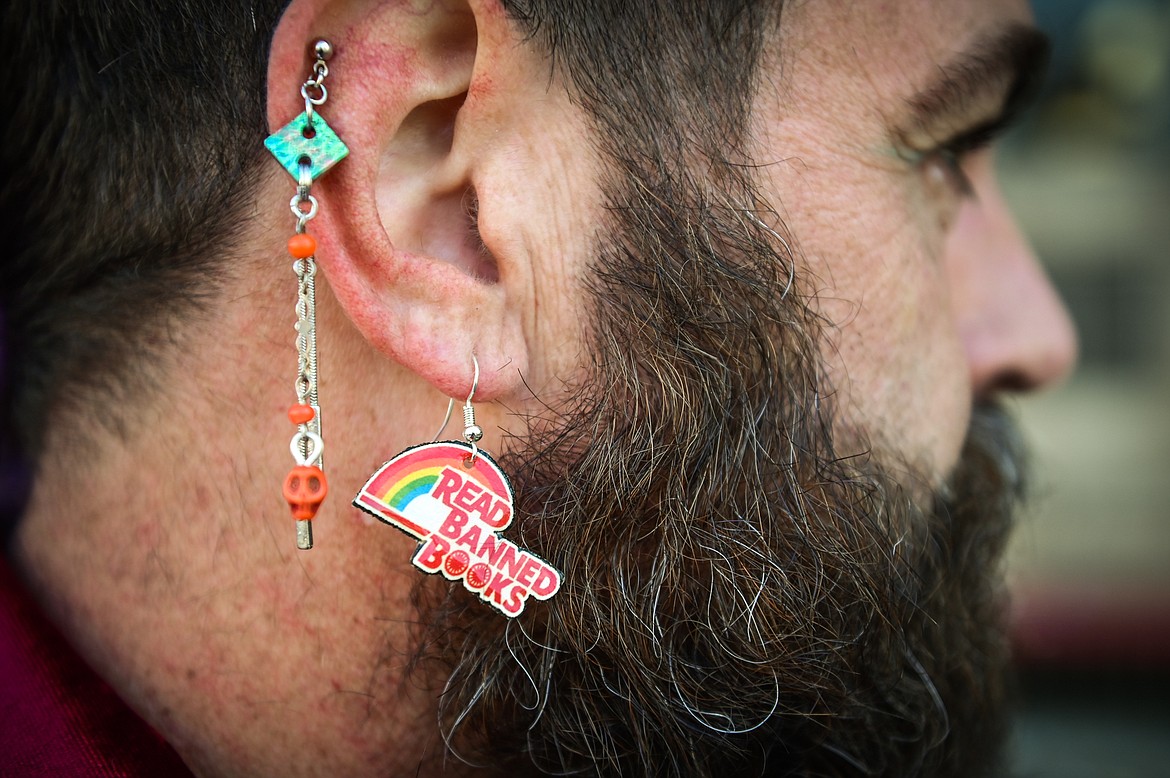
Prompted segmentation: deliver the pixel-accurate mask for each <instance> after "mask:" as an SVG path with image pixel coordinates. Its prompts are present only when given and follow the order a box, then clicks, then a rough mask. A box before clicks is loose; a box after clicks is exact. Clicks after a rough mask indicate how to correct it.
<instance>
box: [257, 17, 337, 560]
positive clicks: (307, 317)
mask: <svg viewBox="0 0 1170 778" xmlns="http://www.w3.org/2000/svg"><path fill="white" fill-rule="evenodd" d="M312 56H313V57H314V58H315V62H314V63H313V68H312V75H310V77H309V79H308V80H307V81H305V83H304V84H302V85H301V97H303V98H304V100H305V111H304V113H300V114H297V115H296V116H295V117H294V118H293V120H292V121H290V122H289V123H288V124H286V125H285V126H284V127H282V128H280V129H279V130H277V131H276V132H274V133H273V134H272V135H269V136H268V138H266V139H265V141H264V145H265V146H266V147H267V148H268V150H269V151H270V152H272V155H273V156H274V157H276V161H277V162H279V163H280V166H281V167H283V168H284V169H285V170H286V171H287V172H288V174H289V175H290V176H292V177H293V179H294V180H295V181H296V182H297V191H296V194H294V195H293V197H292V200H290V201H289V208H290V209H291V210H292V213H293V217H294V218H295V219H296V220H297V223H296V231H295V233H294V234H293V236H292V237H291V238H289V239H288V253H289V254H290V255H291V256H292V257H293V265H292V268H293V272H294V273H296V276H297V303H296V319H297V322H296V332H297V337H296V348H297V377H296V382H295V388H296V396H297V401H296V404H294V405H293V406H292V407H290V408H289V409H288V419H289V421H290V422H292V423H293V424H294V425H296V428H297V430H296V432H295V433H293V437H292V440H291V441H290V442H289V451H290V452H291V453H292V456H293V461H294V462H296V465H295V466H294V467H293V469H292V470H291V471H289V474H288V475H287V476H285V479H284V484H283V488H282V490H281V491H282V493H283V495H284V498H285V500H286V501H287V502H288V505H289V509H290V510H291V511H292V515H293V518H294V519H296V523H297V548H300V549H305V550H307V549H310V548H312V547H313V525H312V519H313V517H314V516H316V515H317V510H318V509H319V508H320V507H321V503H322V501H324V499H325V496H326V495H327V494H328V493H329V483H328V481H327V480H326V479H325V461H324V459H323V458H322V453H323V452H324V450H325V442H324V441H323V440H322V438H321V406H320V403H319V401H318V398H317V289H316V284H315V281H314V279H315V278H316V275H317V240H316V238H314V237H313V236H312V235H309V234H308V233H307V232H306V227H307V226H308V224H309V221H310V220H311V219H313V218H314V217H316V216H317V210H318V205H319V203H318V202H317V198H316V197H314V196H313V194H312V188H313V182H314V181H316V180H317V179H318V178H319V177H321V176H322V175H324V174H325V173H326V172H327V171H328V170H329V169H330V168H332V167H333V166H334V165H336V164H337V163H338V162H340V161H341V160H343V159H345V157H346V155H348V154H349V149H348V148H347V147H346V145H345V144H344V143H342V141H341V138H339V137H337V133H335V132H334V131H333V129H332V128H331V127H330V126H329V125H328V124H326V123H325V120H324V119H323V118H321V116H320V115H319V114H317V112H316V111H315V108H316V107H317V106H320V105H324V104H325V101H326V100H327V99H328V98H329V93H328V91H327V90H326V89H325V77H326V76H328V75H329V66H328V65H326V64H325V61H326V60H328V59H329V58H330V57H332V56H333V45H332V44H331V43H330V42H329V41H327V40H318V41H316V42H315V43H314V44H313V46H312Z"/></svg>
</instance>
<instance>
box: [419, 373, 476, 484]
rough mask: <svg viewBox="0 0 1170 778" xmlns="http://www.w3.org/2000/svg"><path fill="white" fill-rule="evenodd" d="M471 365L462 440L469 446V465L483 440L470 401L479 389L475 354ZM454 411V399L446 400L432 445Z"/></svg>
mask: <svg viewBox="0 0 1170 778" xmlns="http://www.w3.org/2000/svg"><path fill="white" fill-rule="evenodd" d="M471 364H472V366H473V367H474V368H475V373H474V375H473V376H472V379H471V391H470V392H468V394H467V399H466V400H465V401H464V402H463V439H464V440H465V441H467V442H468V443H469V444H471V457H470V461H469V464H473V463H474V462H475V458H476V457H477V456H478V455H479V447H478V446H476V445H475V444H476V443H478V442H479V441H480V440H482V439H483V429H482V428H481V427H480V426H479V425H478V424H476V423H475V408H474V407H472V405H471V401H472V400H473V399H475V393H476V391H477V390H478V389H479V360H478V359H476V357H475V354H472V355H471ZM454 409H455V398H453V397H449V398H447V413H446V414H444V416H443V423H442V424H441V425H439V430H438V432H436V433H435V436H434V437H433V438H431V442H432V443H434V442H436V441H438V439H439V437H440V436H441V435H442V434H443V430H445V429H447V424H449V423H450V421H451V411H453V410H454Z"/></svg>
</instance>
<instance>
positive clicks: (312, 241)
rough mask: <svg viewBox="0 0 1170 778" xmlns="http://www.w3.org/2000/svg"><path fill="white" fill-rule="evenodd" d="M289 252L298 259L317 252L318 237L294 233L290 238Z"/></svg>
mask: <svg viewBox="0 0 1170 778" xmlns="http://www.w3.org/2000/svg"><path fill="white" fill-rule="evenodd" d="M288 253H289V254H292V255H293V256H294V257H296V258H297V259H307V258H309V257H311V256H313V255H314V254H316V253H317V239H316V238H314V237H313V236H312V235H305V234H304V233H301V234H300V235H293V236H292V237H291V238H289V239H288Z"/></svg>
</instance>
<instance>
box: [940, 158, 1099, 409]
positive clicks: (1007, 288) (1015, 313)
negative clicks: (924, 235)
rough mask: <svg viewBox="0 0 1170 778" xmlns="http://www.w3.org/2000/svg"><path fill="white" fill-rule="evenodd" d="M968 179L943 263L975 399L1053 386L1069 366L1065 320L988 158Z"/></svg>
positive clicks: (1070, 340)
mask: <svg viewBox="0 0 1170 778" xmlns="http://www.w3.org/2000/svg"><path fill="white" fill-rule="evenodd" d="M987 157H990V155H987ZM970 178H971V181H972V185H973V187H974V194H975V196H974V197H972V198H970V199H969V200H967V201H966V202H965V203H964V204H963V205H962V206H961V208H960V210H959V212H958V214H957V215H956V220H955V223H954V227H953V229H952V230H951V232H950V235H949V236H948V243H947V248H946V262H947V272H948V274H949V277H950V281H951V295H952V305H953V306H954V312H955V316H956V321H957V324H958V330H959V333H960V336H961V338H962V340H963V345H964V348H965V350H966V355H967V363H968V366H969V368H970V372H971V383H972V387H973V389H974V392H975V396H976V397H978V398H984V397H987V396H990V395H993V394H995V393H996V392H999V391H1023V390H1032V389H1039V388H1042V387H1044V386H1048V385H1050V384H1053V383H1056V382H1058V381H1060V380H1061V379H1063V378H1065V377H1066V376H1067V375H1068V374H1069V373H1070V372H1071V370H1072V367H1073V365H1074V363H1075V362H1076V352H1077V343H1076V333H1075V331H1074V329H1073V325H1072V321H1071V320H1070V319H1069V316H1068V312H1067V311H1066V310H1065V307H1064V304H1063V303H1062V302H1061V300H1060V297H1059V296H1058V295H1057V294H1056V290H1055V289H1053V288H1052V284H1051V283H1050V282H1049V280H1048V277H1047V276H1046V275H1045V273H1044V271H1043V269H1042V268H1041V267H1040V264H1039V262H1038V261H1037V259H1036V256H1035V254H1034V253H1033V251H1032V248H1031V246H1030V245H1029V244H1028V241H1027V240H1026V239H1025V238H1024V236H1023V235H1022V233H1021V232H1020V230H1019V227H1018V226H1017V225H1016V222H1015V219H1014V218H1013V217H1012V214H1011V212H1010V210H1009V209H1008V207H1007V204H1006V203H1005V202H1004V199H1003V195H1002V193H1001V192H1000V190H999V186H998V183H997V182H996V180H995V173H994V168H993V165H992V163H991V160H990V158H988V159H987V160H986V161H981V164H980V165H979V168H978V169H976V170H972V171H971V176H970Z"/></svg>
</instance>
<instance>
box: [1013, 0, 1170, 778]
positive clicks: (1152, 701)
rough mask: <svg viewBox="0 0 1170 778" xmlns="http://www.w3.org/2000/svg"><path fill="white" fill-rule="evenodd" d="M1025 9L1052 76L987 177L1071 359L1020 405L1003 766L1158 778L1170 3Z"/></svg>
mask: <svg viewBox="0 0 1170 778" xmlns="http://www.w3.org/2000/svg"><path fill="white" fill-rule="evenodd" d="M1033 5H1034V7H1035V10H1036V16H1037V22H1038V23H1039V25H1040V26H1041V27H1042V28H1043V29H1044V30H1045V31H1046V32H1048V33H1049V35H1051V36H1052V39H1053V44H1054V51H1053V61H1052V70H1051V76H1050V78H1049V82H1048V87H1047V89H1046V91H1045V93H1044V95H1043V98H1042V100H1041V103H1040V105H1039V106H1038V108H1037V110H1035V111H1033V112H1032V113H1031V115H1030V116H1029V117H1028V118H1027V119H1026V120H1025V122H1024V123H1023V124H1022V125H1021V126H1020V127H1019V128H1018V129H1017V130H1016V131H1015V132H1014V133H1012V135H1011V136H1010V137H1009V138H1008V139H1007V140H1006V142H1005V143H1004V144H1003V149H1002V152H1001V153H1000V157H999V166H1000V174H1001V176H1002V180H1003V185H1004V189H1005V191H1006V194H1007V197H1008V200H1009V201H1010V202H1011V203H1012V205H1013V207H1014V208H1015V210H1016V213H1017V215H1018V216H1019V219H1020V222H1021V225H1022V227H1023V228H1024V230H1025V231H1026V232H1027V233H1028V234H1029V235H1030V237H1031V238H1032V241H1033V243H1034V245H1035V247H1036V249H1037V251H1038V252H1039V254H1040V256H1041V258H1042V260H1043V261H1044V263H1045V265H1046V267H1047V268H1048V270H1049V272H1050V273H1051V275H1052V278H1053V280H1054V282H1055V283H1056V286H1057V288H1058V289H1059V290H1060V291H1061V293H1062V294H1063V295H1064V298H1065V300H1066V301H1067V302H1068V305H1069V308H1070V310H1071V313H1072V316H1073V318H1074V320H1075V321H1076V323H1077V329H1078V332H1079V335H1080V339H1081V362H1080V367H1079V370H1078V372H1077V373H1076V375H1075V376H1074V377H1073V379H1072V380H1071V381H1069V382H1068V383H1067V384H1066V385H1065V386H1064V387H1062V388H1060V389H1058V390H1056V391H1053V392H1050V393H1048V394H1046V395H1042V396H1040V397H1036V398H1029V399H1027V400H1026V401H1024V402H1022V403H1020V406H1019V413H1020V416H1021V420H1022V422H1023V425H1024V428H1025V431H1026V432H1027V433H1028V436H1029V438H1030V440H1031V442H1032V444H1033V450H1034V460H1035V476H1036V477H1035V479H1034V486H1035V491H1036V500H1035V503H1034V506H1033V509H1032V510H1031V511H1030V512H1029V514H1028V515H1027V516H1026V517H1025V518H1024V520H1023V523H1022V525H1021V527H1020V529H1019V530H1018V531H1017V534H1016V536H1015V540H1014V544H1013V546H1012V548H1011V551H1010V553H1009V580H1010V581H1011V586H1012V589H1013V596H1014V601H1015V604H1014V614H1013V622H1014V627H1013V635H1014V642H1015V650H1016V655H1017V658H1018V660H1019V664H1020V667H1021V678H1020V706H1021V709H1022V715H1021V717H1020V719H1019V721H1018V724H1017V727H1016V732H1015V737H1014V747H1013V767H1014V773H1015V774H1016V775H1019V776H1024V777H1029V776H1031V777H1036V778H1057V777H1058V776H1059V778H1081V777H1082V776H1083V777H1084V778H1090V777H1091V778H1112V777H1116V778H1123V777H1125V778H1128V777H1131V776H1133V777H1136V776H1140V777H1141V778H1149V777H1154V776H1170V304H1168V301H1170V1H1167V0H1161V1H1159V0H1033Z"/></svg>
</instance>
